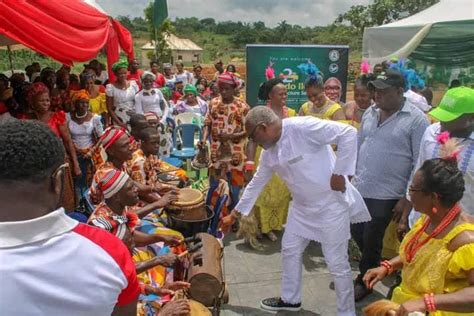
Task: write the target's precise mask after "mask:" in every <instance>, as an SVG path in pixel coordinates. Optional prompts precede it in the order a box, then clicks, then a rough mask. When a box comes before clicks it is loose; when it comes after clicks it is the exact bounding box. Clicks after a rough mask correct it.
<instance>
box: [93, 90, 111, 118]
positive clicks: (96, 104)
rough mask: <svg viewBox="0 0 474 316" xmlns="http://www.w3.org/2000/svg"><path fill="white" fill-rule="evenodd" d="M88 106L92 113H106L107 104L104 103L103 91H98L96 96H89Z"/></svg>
mask: <svg viewBox="0 0 474 316" xmlns="http://www.w3.org/2000/svg"><path fill="white" fill-rule="evenodd" d="M89 108H90V111H91V112H92V113H94V114H97V115H101V114H102V113H107V105H106V104H105V93H99V95H98V96H97V97H95V98H90V99H89Z"/></svg>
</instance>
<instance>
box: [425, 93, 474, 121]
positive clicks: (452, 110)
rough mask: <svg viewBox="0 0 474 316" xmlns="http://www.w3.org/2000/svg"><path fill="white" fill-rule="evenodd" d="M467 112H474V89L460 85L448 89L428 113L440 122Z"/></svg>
mask: <svg viewBox="0 0 474 316" xmlns="http://www.w3.org/2000/svg"><path fill="white" fill-rule="evenodd" d="M467 113H474V89H471V88H468V87H459V88H453V89H450V90H448V92H446V94H445V95H444V97H443V99H442V100H441V102H440V103H439V105H438V107H436V108H434V109H433V110H432V111H431V112H429V113H428V114H429V115H431V116H432V117H434V118H435V119H437V120H438V121H440V122H450V121H453V120H455V119H457V118H458V117H460V116H461V115H463V114H467Z"/></svg>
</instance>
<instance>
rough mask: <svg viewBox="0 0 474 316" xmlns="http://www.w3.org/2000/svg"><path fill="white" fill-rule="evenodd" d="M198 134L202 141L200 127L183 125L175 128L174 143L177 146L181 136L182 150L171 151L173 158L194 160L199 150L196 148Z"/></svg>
mask: <svg viewBox="0 0 474 316" xmlns="http://www.w3.org/2000/svg"><path fill="white" fill-rule="evenodd" d="M196 132H197V133H198V135H199V139H201V134H202V130H201V128H200V127H199V126H198V125H194V124H181V125H178V126H176V127H175V129H174V135H173V143H174V146H176V144H177V142H176V138H177V137H178V135H179V136H181V149H177V148H174V149H173V150H172V151H171V157H175V158H179V159H181V160H189V159H191V158H194V156H195V155H196V154H197V149H196V148H195V146H194V136H195V134H196Z"/></svg>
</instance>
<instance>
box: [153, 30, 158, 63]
mask: <svg viewBox="0 0 474 316" xmlns="http://www.w3.org/2000/svg"><path fill="white" fill-rule="evenodd" d="M153 29H154V31H155V59H156V60H158V36H157V30H156V26H153Z"/></svg>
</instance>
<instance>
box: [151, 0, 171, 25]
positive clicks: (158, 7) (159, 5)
mask: <svg viewBox="0 0 474 316" xmlns="http://www.w3.org/2000/svg"><path fill="white" fill-rule="evenodd" d="M167 17H168V4H167V3H166V0H155V3H154V4H153V26H154V27H160V26H161V24H162V23H163V22H164V21H165V20H166V18H167Z"/></svg>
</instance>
